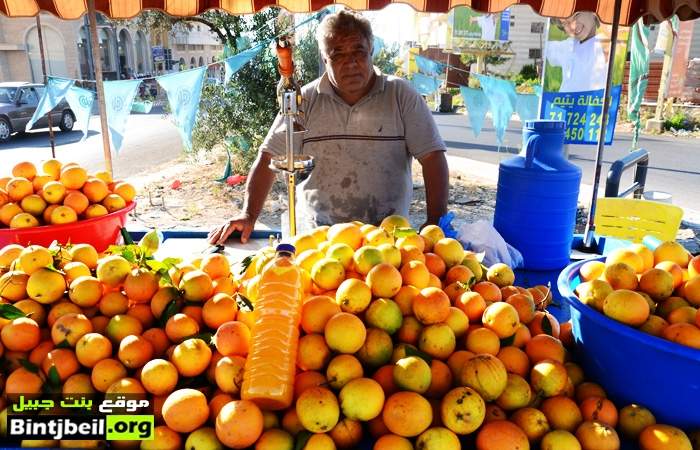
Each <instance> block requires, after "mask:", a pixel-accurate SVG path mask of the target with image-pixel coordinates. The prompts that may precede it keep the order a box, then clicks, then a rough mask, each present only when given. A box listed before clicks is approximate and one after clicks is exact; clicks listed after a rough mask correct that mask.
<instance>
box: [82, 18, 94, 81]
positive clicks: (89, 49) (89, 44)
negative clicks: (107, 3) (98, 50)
mask: <svg viewBox="0 0 700 450" xmlns="http://www.w3.org/2000/svg"><path fill="white" fill-rule="evenodd" d="M84 27H85V31H86V32H87V34H88V35H87V40H86V41H85V42H86V45H87V53H88V54H87V55H86V58H85V59H86V60H87V66H88V75H87V78H88V79H90V80H94V79H95V67H94V65H95V61H93V60H92V42H91V39H90V23H89V22H88V16H87V15H86V16H85V25H84Z"/></svg>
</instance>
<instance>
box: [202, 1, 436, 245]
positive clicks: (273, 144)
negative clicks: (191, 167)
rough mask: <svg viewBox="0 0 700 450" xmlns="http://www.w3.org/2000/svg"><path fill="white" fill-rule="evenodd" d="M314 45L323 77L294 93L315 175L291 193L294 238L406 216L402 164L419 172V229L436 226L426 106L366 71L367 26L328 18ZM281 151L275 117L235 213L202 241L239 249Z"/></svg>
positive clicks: (405, 87)
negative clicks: (237, 241)
mask: <svg viewBox="0 0 700 450" xmlns="http://www.w3.org/2000/svg"><path fill="white" fill-rule="evenodd" d="M317 39H318V42H319V48H320V51H321V54H322V58H323V61H324V62H325V64H326V73H325V74H324V75H323V76H322V77H320V78H319V79H317V80H315V81H313V82H311V83H309V84H308V85H307V86H305V87H304V88H303V89H302V97H303V102H302V105H301V109H302V111H304V115H303V116H302V117H301V120H300V122H301V124H302V125H303V126H304V127H305V128H306V129H307V130H308V132H307V133H306V135H305V136H304V142H303V152H304V153H305V154H308V155H311V156H313V157H314V159H315V164H316V167H315V168H314V170H313V171H312V172H311V175H310V176H309V177H308V178H307V179H306V180H305V181H304V182H302V183H300V184H299V186H298V193H297V194H298V195H297V222H298V224H297V225H298V229H299V230H300V231H304V230H309V229H311V228H313V227H315V226H319V225H329V224H333V223H340V222H348V221H351V220H361V221H363V222H366V223H375V224H376V223H378V222H379V221H381V220H382V219H383V218H384V217H386V216H388V215H391V214H401V215H404V216H407V215H408V207H409V205H410V201H411V195H412V193H413V182H412V177H411V161H412V158H417V159H418V161H419V162H420V164H421V166H422V171H423V178H424V180H425V190H426V203H427V218H426V223H437V222H438V220H439V218H440V217H441V216H442V215H443V214H445V212H446V210H447V195H448V169H447V161H446V159H445V156H444V151H445V144H444V143H443V141H442V139H441V138H440V135H439V134H438V131H437V126H436V125H435V122H434V121H433V118H432V116H431V114H430V111H429V110H428V107H427V105H426V104H425V102H424V101H423V99H422V98H421V96H420V95H419V94H418V93H417V92H416V91H415V90H414V89H413V88H412V87H411V85H410V84H409V83H408V82H406V81H405V80H402V79H400V78H396V77H392V76H386V75H383V74H382V73H381V72H379V70H378V69H376V68H374V67H373V65H372V43H373V36H372V28H371V26H370V23H369V21H368V20H367V19H365V18H363V17H362V16H360V15H358V14H356V13H353V12H347V11H340V12H338V13H335V14H331V15H328V16H326V17H325V18H324V20H323V21H322V23H321V24H320V25H319V27H318V30H317ZM285 151H286V149H285V128H284V124H283V121H282V117H281V116H279V115H278V117H277V118H276V120H275V122H274V124H273V125H272V127H271V129H270V132H269V133H268V135H267V137H266V138H265V141H264V142H263V144H262V146H261V148H260V152H259V154H258V158H257V159H256V161H255V163H254V164H253V167H252V169H251V172H250V177H249V179H248V185H247V193H246V200H245V202H244V207H243V211H242V213H241V214H239V215H238V216H236V217H234V218H232V219H231V220H229V221H227V222H226V223H224V224H222V225H221V226H219V227H218V228H216V229H215V230H213V231H212V232H211V233H209V242H210V243H212V244H221V243H223V242H224V241H225V240H226V239H227V238H228V236H229V235H230V234H231V233H233V232H234V231H240V232H241V241H243V242H246V241H247V240H248V237H249V236H250V233H251V231H252V230H253V227H254V225H255V221H256V219H257V217H258V215H259V214H260V211H261V209H262V206H263V203H264V201H265V198H266V197H267V195H268V193H269V192H270V189H271V187H272V184H273V182H274V179H275V174H274V172H273V171H272V170H270V169H269V164H270V160H271V158H272V157H273V156H276V155H285Z"/></svg>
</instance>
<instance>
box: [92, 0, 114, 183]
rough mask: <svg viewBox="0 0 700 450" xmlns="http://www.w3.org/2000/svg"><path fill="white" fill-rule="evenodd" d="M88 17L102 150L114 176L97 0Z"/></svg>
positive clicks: (108, 170) (108, 169) (109, 170)
mask: <svg viewBox="0 0 700 450" xmlns="http://www.w3.org/2000/svg"><path fill="white" fill-rule="evenodd" d="M88 17H89V21H90V41H91V42H92V61H93V66H94V68H95V81H96V82H97V103H98V105H99V107H100V125H101V127H102V150H103V152H104V156H105V166H106V169H107V172H109V173H110V174H113V169H112V152H111V151H110V148H109V127H108V125H107V106H106V105H105V88H104V84H103V83H102V60H101V59H100V53H99V48H100V47H99V45H98V42H97V15H96V14H95V0H88Z"/></svg>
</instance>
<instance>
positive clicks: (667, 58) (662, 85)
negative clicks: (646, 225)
mask: <svg viewBox="0 0 700 450" xmlns="http://www.w3.org/2000/svg"><path fill="white" fill-rule="evenodd" d="M662 26H665V27H667V31H668V34H667V39H666V47H665V48H664V65H663V68H662V69H661V80H660V81H659V95H658V97H657V98H656V111H655V112H654V118H653V119H649V120H648V121H647V124H646V129H647V131H656V132H659V133H660V132H662V131H663V129H664V118H663V113H664V103H666V93H667V91H668V84H669V83H670V82H671V68H672V66H673V43H674V41H675V36H674V35H673V26H672V25H671V21H670V20H667V21H665V22H664V23H663V24H662Z"/></svg>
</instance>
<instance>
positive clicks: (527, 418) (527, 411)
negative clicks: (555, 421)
mask: <svg viewBox="0 0 700 450" xmlns="http://www.w3.org/2000/svg"><path fill="white" fill-rule="evenodd" d="M510 420H511V422H513V423H514V424H516V425H517V426H518V427H520V429H521V430H523V432H524V433H525V436H527V438H528V439H529V440H530V442H537V441H539V440H540V439H542V436H544V435H545V434H547V432H549V430H550V428H549V422H548V421H547V417H546V416H545V415H544V413H543V412H542V411H540V410H538V409H535V408H530V407H526V408H521V409H519V410H517V411H515V412H514V413H513V415H512V416H511V417H510Z"/></svg>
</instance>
